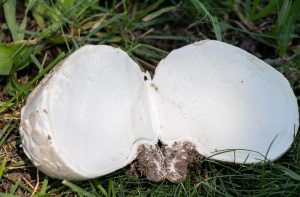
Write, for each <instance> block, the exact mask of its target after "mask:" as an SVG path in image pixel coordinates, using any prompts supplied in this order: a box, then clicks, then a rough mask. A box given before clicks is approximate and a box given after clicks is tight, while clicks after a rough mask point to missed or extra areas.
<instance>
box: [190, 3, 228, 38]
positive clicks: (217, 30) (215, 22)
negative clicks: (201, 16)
mask: <svg viewBox="0 0 300 197" xmlns="http://www.w3.org/2000/svg"><path fill="white" fill-rule="evenodd" d="M190 1H191V2H192V4H193V5H194V7H195V8H196V10H197V11H198V12H199V13H202V11H203V12H204V13H205V14H206V15H207V16H208V18H209V19H210V22H211V24H212V26H213V32H214V33H215V36H216V38H217V40H222V32H221V28H220V25H219V21H218V18H217V17H215V16H212V15H211V13H210V12H209V11H208V9H207V8H206V7H205V6H204V4H203V3H202V2H201V1H199V0H190Z"/></svg>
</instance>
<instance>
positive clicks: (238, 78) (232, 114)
mask: <svg viewBox="0 0 300 197" xmlns="http://www.w3.org/2000/svg"><path fill="white" fill-rule="evenodd" d="M153 83H154V85H155V86H156V87H157V89H158V92H157V93H156V99H157V109H158V114H159V117H160V129H161V130H160V131H159V134H160V140H161V141H162V142H163V143H165V144H173V143H174V141H190V142H192V143H193V144H194V145H196V148H197V151H198V152H199V153H200V154H202V155H204V156H207V157H212V158H214V159H217V160H222V161H229V162H236V163H244V162H245V163H257V162H260V161H263V160H265V159H269V160H274V159H277V158H278V157H280V156H281V155H282V154H283V153H284V152H286V151H287V149H288V148H289V147H290V145H291V144H292V142H293V140H294V137H295V134H296V132H297V130H298V126H299V115H298V107H297V100H296V97H295V95H294V93H293V90H292V88H291V87H290V84H289V82H288V81H287V79H286V78H285V77H284V76H283V75H282V74H281V73H279V72H278V71H276V70H275V69H274V68H272V67H271V66H269V65H268V64H266V63H265V62H263V61H262V60H260V59H258V58H256V57H254V56H253V55H251V54H249V53H248V52H246V51H244V50H242V49H239V48H237V47H234V46H232V45H229V44H225V43H222V42H219V41H212V40H211V41H207V40H205V41H202V42H197V43H194V44H190V45H188V46H185V47H182V48H180V49H177V50H174V51H172V52H171V53H170V54H169V55H168V56H167V57H166V58H165V59H164V60H162V61H161V62H160V64H159V65H158V67H157V69H156V71H155V76H154V80H153ZM170 123H171V124H170Z"/></svg>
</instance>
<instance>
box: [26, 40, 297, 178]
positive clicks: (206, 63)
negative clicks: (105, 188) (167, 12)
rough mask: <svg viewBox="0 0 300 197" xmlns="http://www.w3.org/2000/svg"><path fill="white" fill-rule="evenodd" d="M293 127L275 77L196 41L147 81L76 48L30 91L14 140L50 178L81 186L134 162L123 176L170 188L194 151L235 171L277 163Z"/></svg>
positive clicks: (290, 105)
mask: <svg viewBox="0 0 300 197" xmlns="http://www.w3.org/2000/svg"><path fill="white" fill-rule="evenodd" d="M145 76H147V78H148V79H147V80H146V81H144V77H145ZM298 127H299V114H298V106H297V100H296V97H295V95H294V93H293V91H292V88H291V87H290V85H289V83H288V81H287V79H285V78H284V76H283V75H282V74H281V73H279V72H278V71H276V70H275V69H273V68H272V67H271V66H269V65H268V64H266V63H264V62H263V61H261V60H259V59H258V58H256V57H254V56H252V55H251V54H249V53H247V52H246V51H244V50H242V49H239V48H237V47H234V46H232V45H229V44H226V43H223V42H219V41H213V40H211V41H210V40H206V41H201V42H197V43H194V44H190V45H187V46H185V47H182V48H180V49H177V50H174V51H172V52H171V53H170V54H169V55H168V56H167V57H166V58H165V59H164V60H162V61H161V62H160V63H159V65H158V67H157V69H156V71H155V75H154V79H153V80H151V78H150V76H149V74H145V73H143V72H141V70H140V69H139V67H138V66H137V64H136V63H134V62H133V61H132V60H131V58H130V57H129V56H128V55H127V54H126V53H125V52H124V51H122V50H121V49H116V48H113V47H110V46H105V45H98V46H97V45H87V46H84V47H82V48H80V49H78V50H77V51H75V52H74V53H73V54H72V55H71V56H69V57H68V58H67V59H66V60H65V61H64V62H63V63H62V64H61V65H60V66H58V67H56V68H55V69H54V71H53V72H52V73H51V74H49V75H48V76H47V77H46V78H45V79H44V80H43V81H42V82H41V83H40V84H39V85H38V87H37V88H36V89H35V90H34V91H33V92H32V94H31V95H30V97H29V98H28V100H27V104H26V105H25V107H24V108H23V109H22V113H21V124H20V135H21V139H22V146H23V148H24V151H25V153H26V154H27V155H28V157H29V158H30V159H31V160H32V162H33V163H34V164H35V165H36V166H37V167H38V168H39V169H40V170H42V171H43V172H44V173H46V174H47V175H49V176H51V177H55V178H60V179H68V180H85V179H90V178H95V177H99V176H103V175H106V174H109V173H111V172H113V171H115V170H118V169H120V168H122V167H124V166H126V165H128V164H130V163H131V162H132V161H134V162H133V165H132V166H131V170H132V172H133V174H134V173H135V174H139V173H142V174H143V175H144V176H146V177H147V178H148V179H149V180H151V181H162V180H164V179H167V180H169V181H171V182H179V181H182V180H183V179H184V178H185V177H186V173H187V168H188V165H189V164H190V163H191V162H192V161H193V158H194V157H195V155H196V152H198V153H200V154H201V155H204V156H206V157H211V158H213V159H216V160H221V161H228V162H236V163H257V162H260V161H263V160H265V159H268V160H274V159H277V158H279V157H280V156H281V155H282V154H284V152H286V151H287V150H288V148H289V147H290V146H291V144H292V142H293V140H294V136H295V135H296V133H297V131H298ZM158 140H160V141H161V142H162V147H159V146H157V142H158ZM135 171H139V173H136V172H135Z"/></svg>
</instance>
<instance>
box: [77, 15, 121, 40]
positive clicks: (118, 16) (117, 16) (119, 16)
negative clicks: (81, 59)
mask: <svg viewBox="0 0 300 197" xmlns="http://www.w3.org/2000/svg"><path fill="white" fill-rule="evenodd" d="M123 16H125V13H119V14H115V15H114V16H113V17H111V18H110V19H108V20H107V21H105V22H103V23H102V24H101V25H99V26H98V27H97V28H95V29H93V30H92V31H91V32H90V33H88V34H87V35H86V36H85V37H84V38H83V39H82V40H81V41H80V43H81V44H83V43H84V42H86V40H87V39H88V38H90V37H91V36H93V35H94V34H95V33H96V32H98V31H100V30H101V29H102V28H104V27H106V26H107V25H109V24H111V23H113V22H114V21H116V20H118V19H120V18H122V17H123Z"/></svg>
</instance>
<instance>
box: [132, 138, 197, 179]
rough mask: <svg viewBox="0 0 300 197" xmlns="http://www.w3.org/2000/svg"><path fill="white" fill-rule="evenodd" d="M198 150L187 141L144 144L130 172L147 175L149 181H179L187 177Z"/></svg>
mask: <svg viewBox="0 0 300 197" xmlns="http://www.w3.org/2000/svg"><path fill="white" fill-rule="evenodd" d="M196 155H197V151H196V149H195V146H194V145H193V144H192V143H190V142H187V141H184V142H174V143H173V145H172V146H167V145H162V147H159V146H158V145H157V144H156V145H149V144H143V145H140V147H139V150H138V155H137V159H136V160H135V161H134V162H133V163H132V164H131V165H130V170H129V172H130V174H131V175H133V176H135V177H136V178H138V177H146V178H147V179H148V180H149V181H154V182H160V181H164V180H168V181H170V182H172V183H178V182H181V181H183V180H184V179H185V178H186V175H187V172H188V167H189V165H190V164H191V163H193V161H194V159H195V157H196Z"/></svg>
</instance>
